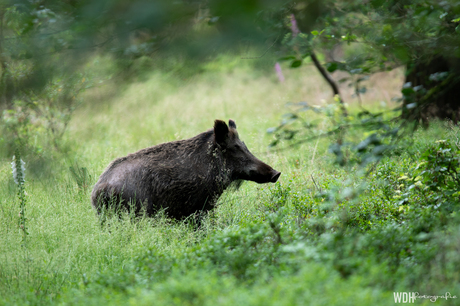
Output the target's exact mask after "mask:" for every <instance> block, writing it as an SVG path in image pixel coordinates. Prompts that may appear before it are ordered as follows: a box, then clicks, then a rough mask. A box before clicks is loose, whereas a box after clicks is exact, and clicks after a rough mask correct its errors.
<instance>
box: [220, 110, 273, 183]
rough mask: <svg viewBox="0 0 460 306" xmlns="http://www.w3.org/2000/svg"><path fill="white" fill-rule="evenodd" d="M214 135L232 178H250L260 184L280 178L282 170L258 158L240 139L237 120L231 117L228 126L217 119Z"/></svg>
mask: <svg viewBox="0 0 460 306" xmlns="http://www.w3.org/2000/svg"><path fill="white" fill-rule="evenodd" d="M214 136H215V142H216V144H217V145H218V146H219V147H220V149H221V151H222V156H223V158H224V162H225V165H226V168H227V169H228V170H229V171H230V175H231V179H232V180H249V181H254V182H257V183H259V184H261V183H269V182H271V183H275V182H276V181H277V180H278V178H279V176H280V175H281V172H279V171H276V170H275V169H273V168H272V167H270V166H269V165H267V164H266V163H264V162H262V161H261V160H259V159H257V158H256V157H255V156H254V155H252V153H251V152H250V151H249V150H248V148H247V147H246V145H245V144H244V142H243V141H241V140H240V138H239V136H238V132H237V131H236V123H235V121H233V120H231V119H230V120H229V121H228V126H227V124H226V123H225V122H224V121H222V120H216V121H215V122H214Z"/></svg>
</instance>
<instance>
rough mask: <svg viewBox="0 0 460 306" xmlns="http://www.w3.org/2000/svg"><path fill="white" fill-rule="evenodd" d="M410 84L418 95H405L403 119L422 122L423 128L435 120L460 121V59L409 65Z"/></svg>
mask: <svg viewBox="0 0 460 306" xmlns="http://www.w3.org/2000/svg"><path fill="white" fill-rule="evenodd" d="M407 82H410V83H411V87H412V88H413V89H414V91H415V92H414V93H412V94H410V95H404V102H403V113H402V117H403V118H404V119H409V120H416V121H418V122H420V121H421V122H423V124H424V125H428V121H429V120H430V119H433V118H438V119H441V120H445V119H450V120H452V121H454V122H459V121H460V63H459V61H458V60H454V61H449V60H447V59H446V57H444V56H435V57H433V58H431V59H429V60H425V61H419V62H417V63H413V62H412V63H409V64H408V66H407V75H406V84H407ZM403 92H404V89H403ZM413 103H416V104H413ZM408 106H409V107H408Z"/></svg>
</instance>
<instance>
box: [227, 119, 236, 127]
mask: <svg viewBox="0 0 460 306" xmlns="http://www.w3.org/2000/svg"><path fill="white" fill-rule="evenodd" d="M228 126H229V127H231V128H232V129H236V123H235V121H233V120H232V119H230V120H228Z"/></svg>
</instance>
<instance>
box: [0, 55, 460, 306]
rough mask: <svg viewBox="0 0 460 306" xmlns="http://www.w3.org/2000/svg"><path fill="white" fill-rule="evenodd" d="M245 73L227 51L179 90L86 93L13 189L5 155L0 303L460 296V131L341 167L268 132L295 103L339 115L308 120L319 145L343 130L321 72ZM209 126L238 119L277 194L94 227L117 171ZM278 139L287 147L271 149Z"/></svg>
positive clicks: (448, 128) (153, 79)
mask: <svg viewBox="0 0 460 306" xmlns="http://www.w3.org/2000/svg"><path fill="white" fill-rule="evenodd" d="M100 61H101V62H103V61H102V59H100ZM252 65H253V63H252V62H250V61H248V60H244V59H240V60H238V61H235V60H234V58H233V60H231V61H230V60H229V58H228V57H225V56H222V57H220V58H219V59H218V60H216V61H214V62H211V63H209V64H208V65H205V66H204V67H205V68H203V69H204V70H203V72H202V73H201V74H196V75H195V76H193V77H191V78H189V79H188V80H186V81H184V80H182V79H181V78H180V76H178V75H177V74H166V73H163V72H161V71H157V72H154V73H152V74H151V75H150V76H149V77H146V78H145V79H144V80H143V81H139V82H135V83H132V84H131V85H129V86H128V85H126V86H124V88H122V89H119V88H118V89H117V90H115V88H114V86H116V85H114V84H116V83H110V82H106V83H104V84H102V85H100V86H99V87H93V88H91V89H90V90H89V91H87V92H86V93H85V94H83V95H82V96H81V99H82V103H80V104H79V106H78V107H77V108H76V109H75V110H73V116H72V117H71V119H70V120H69V122H68V124H67V127H66V132H65V133H64V134H63V135H62V137H61V138H60V139H59V145H58V146H57V147H56V146H55V145H53V143H52V142H46V141H45V140H46V139H47V137H48V136H47V135H48V134H46V133H41V134H40V133H38V134H34V135H33V137H31V138H28V140H27V141H28V142H29V143H31V144H34V145H35V144H41V145H40V146H38V145H35V146H34V147H35V148H37V147H40V150H39V151H38V152H37V151H36V150H35V151H32V153H28V154H22V156H21V158H22V159H23V160H24V161H25V163H26V164H25V169H26V175H25V184H24V185H23V186H22V189H21V190H20V191H19V193H18V186H17V185H16V183H15V181H14V178H13V176H12V174H11V172H12V170H11V162H12V156H8V157H2V163H1V164H0V165H1V166H0V180H1V181H2V182H4V183H2V184H1V185H0V237H1V238H0V305H24V304H30V305H54V304H57V305H152V304H155V305H275V304H276V305H388V304H392V303H393V302H394V297H393V292H395V291H397V292H409V291H410V292H413V291H416V292H419V293H420V295H442V294H445V293H446V292H450V293H451V295H452V296H457V297H458V298H460V285H459V284H460V274H459V271H458V267H459V266H460V255H459V252H458V250H459V248H460V231H459V229H460V215H459V214H458V211H459V206H460V184H459V176H460V140H459V138H458V135H460V129H459V126H458V125H454V124H449V123H444V122H433V123H432V124H431V125H430V128H429V129H427V130H423V131H421V130H419V131H416V132H415V133H414V134H413V136H412V137H410V138H406V139H403V140H401V141H399V142H395V143H393V144H392V146H393V148H392V150H391V151H389V153H388V154H385V155H384V156H382V157H381V159H380V163H379V164H377V165H374V164H372V163H361V161H362V160H361V159H359V158H360V157H359V156H358V157H356V159H355V161H356V162H355V163H347V164H346V165H345V167H340V166H339V165H337V164H336V163H334V161H335V160H336V157H337V156H334V154H331V153H330V152H329V146H330V143H331V142H334V141H335V140H336V138H337V136H336V135H330V136H328V137H324V138H315V139H314V140H312V141H310V142H303V143H300V144H299V145H297V146H294V147H288V146H289V144H290V143H289V141H288V140H286V139H284V138H279V139H277V138H274V136H273V134H268V133H266V131H267V129H269V128H270V127H271V126H272V125H273V123H274V122H277V121H278V120H279V119H280V112H281V113H284V112H285V111H284V110H283V109H284V105H285V103H286V102H288V101H304V100H307V101H309V102H310V104H311V105H314V104H319V105H321V106H327V107H326V108H328V109H330V110H331V112H329V113H327V112H326V113H324V112H317V113H316V112H311V113H309V117H308V118H309V120H311V121H312V122H313V123H314V126H312V127H311V129H310V130H309V131H311V133H312V135H318V134H321V133H322V132H324V131H327V130H328V129H330V128H331V127H333V126H334V122H333V121H331V118H334V117H333V115H334V114H335V112H334V110H337V112H336V113H338V114H340V111H339V110H338V108H337V107H336V102H334V101H333V99H332V98H331V99H329V100H328V101H323V102H320V101H318V100H319V99H318V95H322V94H323V93H324V92H326V93H327V94H326V95H325V96H327V95H328V94H329V89H328V87H327V85H326V84H322V83H321V82H320V81H318V80H319V78H318V76H317V75H316V71H315V70H313V69H314V68H313V67H311V66H310V67H309V66H306V65H304V66H302V67H300V68H299V69H294V70H286V69H285V70H284V71H283V72H284V74H285V78H286V80H285V82H284V83H279V82H278V80H277V78H276V75H275V73H274V72H272V73H270V74H261V73H260V72H257V71H254V70H253V66H252ZM379 82H380V83H379V84H380V85H381V86H386V84H390V85H388V88H390V87H392V86H393V85H392V83H391V82H392V80H386V79H385V78H384V77H381V78H380V79H379ZM388 88H387V89H385V90H389V89H388ZM111 93H116V94H115V95H114V94H112V95H111ZM380 99H381V98H380ZM377 101H379V98H378V97H376V98H375V102H377ZM387 103H391V102H390V101H387ZM355 108H357V107H356V105H354V104H352V105H350V107H349V113H350V117H354V118H355V119H353V120H358V119H356V118H358V117H357V116H356V113H357V112H358V111H354V109H355ZM366 108H369V109H370V110H372V111H382V110H385V109H384V108H383V106H381V105H380V104H377V103H375V104H373V103H368V104H366ZM385 116H386V115H385ZM388 116H390V115H388ZM339 117H340V116H339ZM216 118H220V119H228V118H232V119H235V120H236V122H237V124H238V128H239V131H240V135H241V137H242V139H243V140H244V141H245V142H246V144H247V146H248V148H249V149H250V150H251V151H252V152H253V153H254V154H255V155H256V156H258V157H260V158H261V159H262V160H264V161H266V162H267V163H269V164H270V165H272V166H273V167H274V168H276V169H278V170H280V171H281V172H282V175H281V178H280V180H279V182H278V183H276V184H271V185H268V184H267V185H257V184H255V183H251V182H247V183H245V184H243V185H242V187H241V188H240V189H239V190H238V191H228V192H226V193H225V194H224V195H223V196H222V197H221V199H220V200H219V204H220V205H219V206H218V207H217V209H216V210H214V211H212V212H211V213H210V214H209V215H208V216H207V217H206V218H205V220H204V221H203V225H202V227H201V228H200V229H198V230H196V229H194V228H193V226H192V225H191V224H189V223H188V222H176V221H171V220H169V219H167V218H165V217H164V216H163V215H161V214H159V215H158V216H156V217H155V218H151V219H142V220H137V221H133V220H132V219H131V218H130V216H128V215H126V216H123V217H122V218H121V220H119V219H118V218H114V219H110V220H109V222H107V223H106V224H105V225H103V226H101V224H100V222H99V219H98V217H97V216H96V214H95V212H94V210H93V209H92V207H91V204H90V197H89V195H90V192H91V188H92V185H93V184H94V183H95V181H96V180H97V178H98V176H99V175H100V173H102V171H103V169H104V168H105V167H106V166H107V165H108V163H109V162H110V161H112V160H113V159H114V158H116V157H119V156H123V155H126V154H127V153H129V152H133V151H136V150H138V149H141V148H144V147H147V146H150V145H154V144H157V143H160V142H165V141H171V140H175V139H183V138H187V137H192V136H194V135H196V134H197V133H200V132H202V131H204V130H206V129H209V128H211V127H212V124H213V120H214V119H216ZM364 119H365V118H364ZM386 119H389V118H386V117H385V120H386ZM388 124H390V125H391V122H390V123H388ZM365 132H366V131H363V130H360V129H356V130H353V131H351V130H350V131H349V132H348V134H347V137H349V138H350V139H355V140H358V139H365V138H366V137H368V136H369V134H367V135H366V134H364V133H365ZM274 140H277V141H278V146H280V149H277V150H273V149H270V150H269V149H268V145H269V144H270V143H271V142H273V141H274ZM63 148H65V149H63ZM282 148H284V149H282ZM371 149H374V147H371ZM347 154H348V153H347V151H346V150H344V156H345V157H346V158H348V157H350V156H351V155H347ZM363 154H364V153H363ZM363 156H364V155H363ZM363 156H361V157H363ZM360 165H363V166H360ZM364 170H367V172H366V171H364ZM18 195H19V198H18ZM21 205H25V208H26V209H25V216H24V215H23V214H21V215H19V213H20V211H21V209H22V208H21ZM22 218H23V219H22ZM18 222H24V223H25V224H24V225H25V228H26V229H27V233H28V235H27V236H26V238H23V236H24V231H23V230H22V229H21V227H20V226H19V225H20V224H19V223H18ZM23 239H27V243H26V244H24V243H23ZM417 303H419V304H430V303H431V302H430V301H429V300H417ZM438 303H442V305H455V304H456V303H458V299H447V300H438Z"/></svg>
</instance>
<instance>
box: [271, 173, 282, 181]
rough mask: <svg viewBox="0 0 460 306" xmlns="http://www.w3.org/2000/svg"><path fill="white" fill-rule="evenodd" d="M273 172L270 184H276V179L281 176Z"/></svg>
mask: <svg viewBox="0 0 460 306" xmlns="http://www.w3.org/2000/svg"><path fill="white" fill-rule="evenodd" d="M273 172H274V173H275V174H273V176H272V179H271V181H270V182H272V183H276V181H277V180H278V178H279V177H280V175H281V172H279V171H276V170H273Z"/></svg>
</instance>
